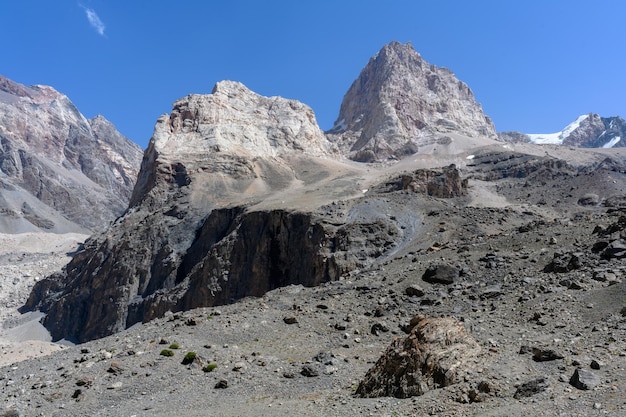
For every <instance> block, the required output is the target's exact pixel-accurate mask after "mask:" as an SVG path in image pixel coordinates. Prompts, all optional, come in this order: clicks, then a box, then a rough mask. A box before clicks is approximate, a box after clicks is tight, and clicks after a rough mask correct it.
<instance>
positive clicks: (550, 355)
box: [532, 348, 563, 362]
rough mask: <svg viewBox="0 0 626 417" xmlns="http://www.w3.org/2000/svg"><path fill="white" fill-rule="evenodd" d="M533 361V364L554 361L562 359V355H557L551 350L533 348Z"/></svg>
mask: <svg viewBox="0 0 626 417" xmlns="http://www.w3.org/2000/svg"><path fill="white" fill-rule="evenodd" d="M532 350H533V360H534V361H535V362H546V361H554V360H557V359H563V355H561V354H560V353H557V352H556V351H554V350H552V349H547V348H533V349H532Z"/></svg>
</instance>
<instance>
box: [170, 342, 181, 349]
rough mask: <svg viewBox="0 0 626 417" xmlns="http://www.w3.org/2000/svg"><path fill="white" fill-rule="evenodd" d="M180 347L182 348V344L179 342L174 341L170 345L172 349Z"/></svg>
mask: <svg viewBox="0 0 626 417" xmlns="http://www.w3.org/2000/svg"><path fill="white" fill-rule="evenodd" d="M179 348H180V345H179V344H178V343H172V344H171V345H170V349H179Z"/></svg>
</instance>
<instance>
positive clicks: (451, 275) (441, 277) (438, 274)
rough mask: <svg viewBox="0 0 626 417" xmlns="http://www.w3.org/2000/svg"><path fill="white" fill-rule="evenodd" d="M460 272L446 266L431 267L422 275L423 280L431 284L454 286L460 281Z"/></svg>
mask: <svg viewBox="0 0 626 417" xmlns="http://www.w3.org/2000/svg"><path fill="white" fill-rule="evenodd" d="M459 275H460V272H459V270H458V269H457V268H455V267H453V266H450V265H445V264H438V265H431V266H429V267H428V269H426V271H425V272H424V274H423V275H422V280H424V281H426V282H429V283H431V284H444V285H450V284H454V283H455V282H456V281H457V280H458V279H459Z"/></svg>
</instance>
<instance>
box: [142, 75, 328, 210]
mask: <svg viewBox="0 0 626 417" xmlns="http://www.w3.org/2000/svg"><path fill="white" fill-rule="evenodd" d="M336 153H337V151H336V150H335V148H334V146H333V145H332V144H331V143H330V142H329V141H328V140H327V139H326V137H325V136H324V133H323V132H322V131H321V130H320V128H319V126H318V125H317V121H316V119H315V114H314V113H313V110H312V109H311V108H310V107H309V106H307V105H305V104H303V103H301V102H299V101H296V100H289V99H285V98H282V97H265V96H262V95H259V94H257V93H255V92H253V91H251V90H250V89H248V88H247V87H246V86H244V85H243V84H241V83H239V82H234V81H222V82H219V83H217V84H216V85H215V87H214V88H213V91H212V93H211V94H191V95H188V96H186V97H183V98H182V99H180V100H178V101H176V102H175V103H174V105H173V107H172V112H171V113H170V114H165V115H162V116H161V117H160V118H159V119H158V121H157V123H156V126H155V129H154V135H153V138H152V140H151V141H150V144H149V145H148V150H147V152H146V155H145V158H144V162H143V166H142V169H141V172H140V174H139V179H138V184H137V187H136V188H135V190H134V196H133V198H132V199H131V205H135V204H137V203H138V202H139V201H140V200H142V199H143V197H144V196H145V195H146V193H147V192H148V191H149V190H151V189H152V188H153V187H154V186H155V185H157V184H158V183H160V184H161V185H165V184H174V183H175V182H176V181H174V182H172V179H171V177H170V174H169V173H170V172H178V171H180V170H181V169H182V168H181V167H184V169H185V170H186V171H187V172H189V171H193V170H196V171H197V170H200V171H203V172H207V173H209V172H210V173H213V172H219V174H220V175H222V176H224V177H225V178H228V179H229V180H233V181H239V184H240V185H241V184H245V183H246V182H247V181H254V180H255V179H260V178H259V175H260V171H259V169H256V168H255V166H254V164H253V163H252V161H254V160H257V159H258V158H263V159H268V158H269V159H272V161H273V162H272V163H273V164H274V163H275V165H276V166H283V165H284V163H283V162H282V159H281V158H282V156H285V155H287V154H296V155H307V156H330V155H335V154H336ZM177 170H178V171H177ZM285 170H286V171H290V168H288V167H285ZM162 174H163V175H162ZM281 175H282V174H281ZM285 175H287V176H291V175H292V174H291V173H289V172H286V173H285ZM274 177H276V175H274ZM279 177H280V175H279ZM268 178H269V176H268ZM174 186H175V187H176V186H177V185H174ZM166 187H168V186H166ZM220 194H222V193H220Z"/></svg>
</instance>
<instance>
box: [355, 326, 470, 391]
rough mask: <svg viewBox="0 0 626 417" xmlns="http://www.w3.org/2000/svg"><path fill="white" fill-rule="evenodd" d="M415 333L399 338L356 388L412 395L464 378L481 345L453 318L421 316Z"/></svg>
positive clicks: (358, 389)
mask: <svg viewBox="0 0 626 417" xmlns="http://www.w3.org/2000/svg"><path fill="white" fill-rule="evenodd" d="M416 321H417V323H416V324H415V327H414V328H413V330H411V334H410V335H409V336H408V337H406V338H404V339H395V340H394V341H393V343H392V344H391V346H390V347H389V348H388V349H387V350H386V351H385V353H383V355H382V356H381V358H380V359H379V360H378V361H377V362H376V364H375V365H374V366H373V367H372V368H371V369H370V370H369V371H368V372H367V374H366V375H365V377H364V378H363V380H362V381H361V382H360V384H359V387H358V388H357V390H356V395H357V396H360V397H370V398H372V397H388V396H393V397H397V398H408V397H413V396H418V395H423V394H424V393H425V392H426V391H428V390H431V389H435V388H443V387H447V386H449V385H452V384H455V383H457V382H459V381H460V380H461V378H462V377H463V374H464V373H465V372H467V371H468V370H469V369H470V368H471V365H470V362H471V360H472V359H475V358H476V356H477V355H478V353H479V352H480V346H479V345H478V343H477V342H476V341H475V340H474V339H473V338H472V336H470V335H469V334H468V333H467V332H466V331H465V329H464V328H463V326H462V325H461V323H459V322H458V321H456V320H454V319H452V318H419V319H418V320H416Z"/></svg>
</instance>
